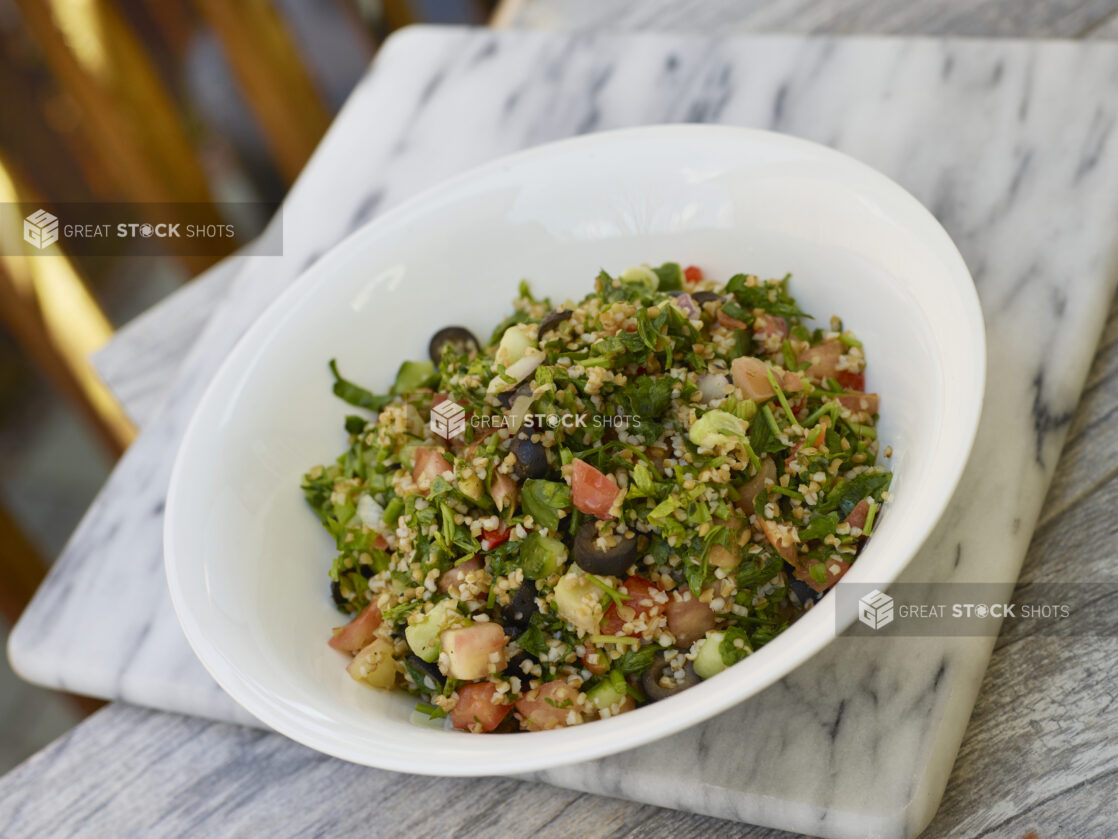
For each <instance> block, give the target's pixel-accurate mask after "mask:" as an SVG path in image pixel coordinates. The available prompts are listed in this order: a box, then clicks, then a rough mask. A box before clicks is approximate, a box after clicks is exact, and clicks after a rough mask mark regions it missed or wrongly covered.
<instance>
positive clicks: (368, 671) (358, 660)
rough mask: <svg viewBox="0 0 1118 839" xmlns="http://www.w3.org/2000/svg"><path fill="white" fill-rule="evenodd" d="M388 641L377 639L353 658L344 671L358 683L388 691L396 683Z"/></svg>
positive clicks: (390, 645)
mask: <svg viewBox="0 0 1118 839" xmlns="http://www.w3.org/2000/svg"><path fill="white" fill-rule="evenodd" d="M392 653H393V648H392V644H391V642H389V641H386V640H385V639H384V638H377V639H376V640H374V641H373V642H372V643H371V644H369V645H368V646H367V647H365V648H364V649H362V650H361V651H360V652H359V653H358V654H357V655H355V656H354V657H353V661H351V662H350V663H349V666H348V667H346V670H347V671H348V672H349V675H350V676H352V677H353V678H354V679H355V680H357V681H358V682H364V683H365V684H367V685H371V686H372V687H375V688H385V689H389V688H391V687H392V685H393V684H394V683H395V681H396V662H395V661H394V660H393V658H392Z"/></svg>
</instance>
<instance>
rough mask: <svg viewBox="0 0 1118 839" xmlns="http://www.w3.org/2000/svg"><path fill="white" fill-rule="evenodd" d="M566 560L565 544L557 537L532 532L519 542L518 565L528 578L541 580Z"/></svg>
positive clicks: (560, 566) (554, 571) (555, 570)
mask: <svg viewBox="0 0 1118 839" xmlns="http://www.w3.org/2000/svg"><path fill="white" fill-rule="evenodd" d="M566 561H567V546H566V545H564V544H563V543H562V542H560V541H559V540H558V539H552V538H551V537H550V536H544V535H542V534H541V533H538V532H536V533H532V534H530V535H529V536H528V538H527V539H525V540H524V541H523V542H521V543H520V567H521V569H522V570H523V571H524V576H525V577H527V578H528V579H529V580H543V579H546V578H547V577H550V576H551V575H552V574H554V573H556V572H557V571H559V569H560V568H562V567H563V563H564V562H566Z"/></svg>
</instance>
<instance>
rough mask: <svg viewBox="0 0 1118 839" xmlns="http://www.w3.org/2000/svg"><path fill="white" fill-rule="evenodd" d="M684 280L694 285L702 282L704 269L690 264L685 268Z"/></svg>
mask: <svg viewBox="0 0 1118 839" xmlns="http://www.w3.org/2000/svg"><path fill="white" fill-rule="evenodd" d="M683 280H684V282H688V283H691V284H692V285H694V284H695V283H701V282H702V281H703V269H702V268H700V267H698V266H697V265H688V266H687V267H686V268H684V269H683Z"/></svg>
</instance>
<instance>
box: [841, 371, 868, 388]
mask: <svg viewBox="0 0 1118 839" xmlns="http://www.w3.org/2000/svg"><path fill="white" fill-rule="evenodd" d="M834 379H835V381H836V382H838V383H839V384H840V385H842V389H843V390H856V391H859V392H861V391H864V390H865V389H866V374H865V373H851V372H850V371H849V370H838V371H836V372H835V376H834Z"/></svg>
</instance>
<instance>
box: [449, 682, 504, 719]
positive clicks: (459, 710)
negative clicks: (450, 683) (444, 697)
mask: <svg viewBox="0 0 1118 839" xmlns="http://www.w3.org/2000/svg"><path fill="white" fill-rule="evenodd" d="M496 695H497V687H496V685H494V684H493V683H492V682H471V683H470V684H468V685H459V686H458V704H457V705H455V706H454V709H453V710H452V711H451V712H450V724H451V725H453V726H454V727H455V728H461V729H463V730H465V731H470V730H477V729H478V728H480V730H481V731H492V730H493V729H495V728H496V727H497V726H499V725H500V724H501V723H502V722H503V721H504V719H505V717H507V716H508V714H509V711H511V710H512V705H507V704H505V703H504V702H501V701H498V702H494V701H493V697H494V696H496Z"/></svg>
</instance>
